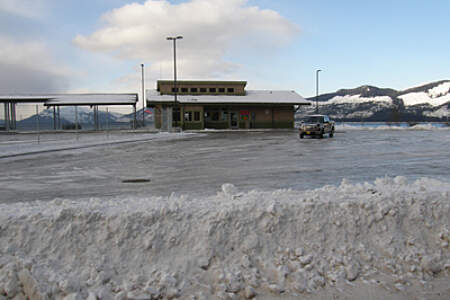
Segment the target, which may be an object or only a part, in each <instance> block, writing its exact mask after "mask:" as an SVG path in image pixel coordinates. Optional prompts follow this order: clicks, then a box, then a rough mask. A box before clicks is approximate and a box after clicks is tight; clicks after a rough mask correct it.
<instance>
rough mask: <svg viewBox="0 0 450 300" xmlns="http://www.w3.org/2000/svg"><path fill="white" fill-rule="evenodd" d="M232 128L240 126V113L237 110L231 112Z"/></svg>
mask: <svg viewBox="0 0 450 300" xmlns="http://www.w3.org/2000/svg"><path fill="white" fill-rule="evenodd" d="M230 128H231V129H238V128H239V114H238V113H237V112H235V111H231V112H230Z"/></svg>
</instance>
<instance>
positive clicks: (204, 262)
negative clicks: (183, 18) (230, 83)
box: [0, 127, 450, 299]
mask: <svg viewBox="0 0 450 300" xmlns="http://www.w3.org/2000/svg"><path fill="white" fill-rule="evenodd" d="M416 129H417V128H416ZM416 129H409V130H407V129H402V130H391V129H388V128H380V129H372V130H367V129H366V130H360V129H359V130H354V129H349V128H340V129H339V130H338V132H337V133H336V135H335V137H334V138H325V139H314V138H310V139H303V140H300V139H298V137H297V134H296V132H295V131H292V132H290V131H285V132H271V131H266V132H231V133H230V132H208V133H205V134H202V135H186V134H172V135H168V136H167V137H166V138H165V139H160V140H154V139H153V140H148V141H142V142H141V143H122V144H112V145H103V146H102V145H97V146H96V147H90V148H84V149H83V150H80V149H71V150H67V151H57V152H47V153H41V154H34V155H27V156H17V157H8V158H0V165H1V169H2V170H3V171H2V172H3V173H2V177H0V186H2V193H1V194H0V297H2V295H3V296H4V295H6V294H7V295H8V296H7V297H8V298H12V297H14V296H18V297H22V296H25V295H26V296H27V297H29V298H30V299H46V298H47V299H62V298H64V297H66V299H87V298H88V297H90V298H89V299H251V298H254V297H255V296H256V299H298V298H299V297H302V298H306V299H336V298H359V299H362V298H365V299H447V296H448V283H449V278H450V251H449V246H448V243H449V239H450V233H449V232H450V173H449V172H448V170H449V169H450V138H449V136H450V131H449V130H446V129H436V128H434V127H430V128H422V129H421V130H416ZM155 136H157V135H155ZM94 137H95V136H94ZM94 137H93V139H95V138H94ZM175 137H177V138H176V139H175ZM84 138H86V139H88V138H87V135H86V136H84ZM98 138H99V137H98V136H97V139H98ZM82 139H83V137H82ZM69 140H71V139H69ZM113 140H114V139H113ZM3 141H6V140H5V139H3ZM8 142H9V143H10V142H11V140H9V141H8ZM14 142H15V143H16V144H15V145H16V146H17V145H20V144H21V143H20V141H17V140H16V141H14ZM24 143H27V142H26V141H24ZM44 144H45V143H44ZM3 146H4V145H3V144H2V145H1V146H0V147H3ZM8 147H9V146H8ZM43 147H44V146H43ZM124 179H147V180H149V182H141V183H135V184H133V183H131V184H130V183H124ZM19 299H20V298H19Z"/></svg>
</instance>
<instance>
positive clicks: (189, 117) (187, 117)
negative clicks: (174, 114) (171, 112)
mask: <svg viewBox="0 0 450 300" xmlns="http://www.w3.org/2000/svg"><path fill="white" fill-rule="evenodd" d="M184 120H185V121H186V122H192V111H185V112H184Z"/></svg>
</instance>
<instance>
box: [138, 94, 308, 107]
mask: <svg viewBox="0 0 450 300" xmlns="http://www.w3.org/2000/svg"><path fill="white" fill-rule="evenodd" d="M146 98H147V104H169V103H173V102H174V95H161V94H160V93H159V92H158V91H157V90H147V97H146ZM177 102H179V103H181V104H195V103H198V104H278V105H282V104H289V105H310V104H311V103H310V102H309V101H307V100H306V99H305V98H303V97H302V96H300V95H299V94H297V93H296V92H295V91H269V90H248V91H246V94H245V95H243V96H239V95H177Z"/></svg>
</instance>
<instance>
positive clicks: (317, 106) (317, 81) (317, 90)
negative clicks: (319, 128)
mask: <svg viewBox="0 0 450 300" xmlns="http://www.w3.org/2000/svg"><path fill="white" fill-rule="evenodd" d="M321 71H322V70H316V113H319V72H321Z"/></svg>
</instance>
